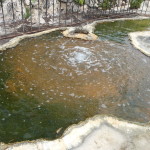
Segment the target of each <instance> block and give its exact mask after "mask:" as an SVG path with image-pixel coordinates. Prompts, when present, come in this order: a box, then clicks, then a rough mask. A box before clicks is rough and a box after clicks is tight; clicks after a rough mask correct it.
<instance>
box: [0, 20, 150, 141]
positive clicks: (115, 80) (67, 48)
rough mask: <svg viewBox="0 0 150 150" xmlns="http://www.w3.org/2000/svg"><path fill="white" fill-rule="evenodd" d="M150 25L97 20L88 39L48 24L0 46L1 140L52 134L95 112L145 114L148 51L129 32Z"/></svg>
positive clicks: (148, 108)
mask: <svg viewBox="0 0 150 150" xmlns="http://www.w3.org/2000/svg"><path fill="white" fill-rule="evenodd" d="M130 24H131V25H130ZM134 24H136V26H134V27H133V25H134ZM129 25H130V26H129ZM149 25H150V21H149V20H147V21H124V22H123V21H121V22H120V21H119V22H114V23H103V24H101V25H98V26H97V27H96V31H95V32H96V34H98V35H99V36H100V39H99V40H98V41H93V42H89V41H83V40H75V39H69V38H64V37H63V36H62V35H61V33H60V32H53V33H50V34H47V35H43V36H41V37H37V38H30V39H26V40H23V41H22V42H21V43H20V44H19V45H18V46H17V47H15V48H12V49H8V50H7V51H4V52H0V141H1V142H6V143H8V142H16V141H22V140H32V139H38V138H48V139H55V138H56V137H59V136H60V135H61V134H62V132H63V131H64V130H65V129H66V127H68V126H69V125H71V124H73V123H78V122H79V121H81V120H85V119H86V118H88V117H91V116H94V115H96V114H106V115H114V116H117V117H120V118H123V119H126V120H130V121H136V122H142V123H144V122H148V121H149V120H150V74H149V73H150V65H149V64H150V59H149V57H147V56H145V55H144V54H142V53H141V52H140V51H138V50H136V49H134V48H133V47H132V45H131V44H130V41H129V39H128V36H127V33H128V32H131V31H135V30H136V29H138V30H145V29H146V28H148V27H149ZM118 26H119V27H120V28H118ZM135 27H136V29H135ZM116 31H117V33H116ZM102 35H103V36H102ZM58 131H60V132H58Z"/></svg>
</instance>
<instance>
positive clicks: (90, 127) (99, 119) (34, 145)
mask: <svg viewBox="0 0 150 150" xmlns="http://www.w3.org/2000/svg"><path fill="white" fill-rule="evenodd" d="M0 148H1V150H4V149H5V150H27V149H29V150H68V149H71V150H86V149H90V150H141V149H142V150H149V149H150V126H149V125H147V126H142V125H136V124H134V123H129V122H126V121H123V120H118V119H117V118H113V117H108V116H100V115H97V116H95V117H93V118H90V119H87V120H86V121H83V122H80V123H79V124H77V125H72V126H71V127H69V128H68V129H67V130H66V131H65V132H64V134H63V136H62V137H61V138H60V139H56V140H53V141H48V140H35V141H32V142H28V141H26V142H20V143H14V144H11V145H7V144H2V143H1V144H0Z"/></svg>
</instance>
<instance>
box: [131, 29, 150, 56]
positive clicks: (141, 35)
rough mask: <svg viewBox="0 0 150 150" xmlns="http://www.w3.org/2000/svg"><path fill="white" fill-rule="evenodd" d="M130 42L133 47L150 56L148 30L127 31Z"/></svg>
mask: <svg viewBox="0 0 150 150" xmlns="http://www.w3.org/2000/svg"><path fill="white" fill-rule="evenodd" d="M129 38H130V40H131V43H132V44H133V45H134V47H135V48H137V49H138V50H140V51H141V52H142V53H144V54H145V55H147V56H150V31H143V32H132V33H129Z"/></svg>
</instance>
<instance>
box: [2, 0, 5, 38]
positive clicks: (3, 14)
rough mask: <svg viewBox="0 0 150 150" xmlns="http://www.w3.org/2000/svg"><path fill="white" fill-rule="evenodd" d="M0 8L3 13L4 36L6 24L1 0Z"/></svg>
mask: <svg viewBox="0 0 150 150" xmlns="http://www.w3.org/2000/svg"><path fill="white" fill-rule="evenodd" d="M1 8H2V15H3V25H4V30H5V36H6V24H5V15H4V9H3V1H2V0H1Z"/></svg>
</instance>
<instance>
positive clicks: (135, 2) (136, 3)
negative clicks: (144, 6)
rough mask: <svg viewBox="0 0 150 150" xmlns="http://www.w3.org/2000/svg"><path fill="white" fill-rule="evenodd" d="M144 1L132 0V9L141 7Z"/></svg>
mask: <svg viewBox="0 0 150 150" xmlns="http://www.w3.org/2000/svg"><path fill="white" fill-rule="evenodd" d="M142 2H143V0H131V2H130V8H131V9H137V8H140V6H141V3H142Z"/></svg>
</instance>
